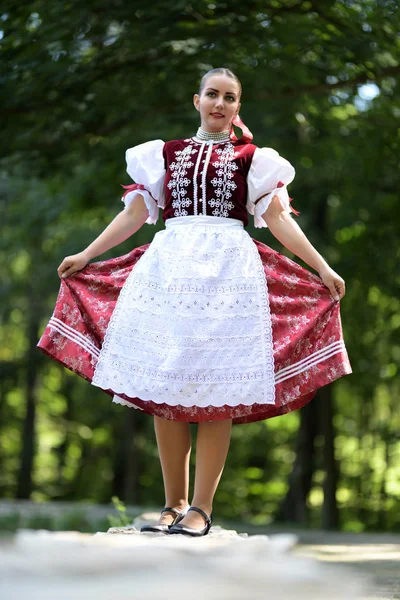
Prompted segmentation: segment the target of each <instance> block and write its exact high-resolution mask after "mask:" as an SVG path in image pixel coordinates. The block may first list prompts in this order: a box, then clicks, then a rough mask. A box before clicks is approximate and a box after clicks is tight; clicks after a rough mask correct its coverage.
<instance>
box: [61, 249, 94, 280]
mask: <svg viewBox="0 0 400 600" xmlns="http://www.w3.org/2000/svg"><path fill="white" fill-rule="evenodd" d="M88 262H89V257H88V256H87V255H86V254H85V252H79V254H73V255H72V256H66V257H65V258H64V260H63V261H62V263H61V265H60V266H59V267H58V269H57V273H58V276H59V277H61V278H62V279H65V277H69V276H70V275H72V274H73V273H76V272H77V271H80V270H81V269H83V268H84V267H86V265H87V264H88Z"/></svg>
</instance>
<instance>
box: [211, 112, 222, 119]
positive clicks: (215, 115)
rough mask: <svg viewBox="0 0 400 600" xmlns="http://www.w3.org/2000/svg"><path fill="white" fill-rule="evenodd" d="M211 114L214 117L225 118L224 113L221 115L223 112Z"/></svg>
mask: <svg viewBox="0 0 400 600" xmlns="http://www.w3.org/2000/svg"><path fill="white" fill-rule="evenodd" d="M211 116H212V117H214V119H223V118H224V115H221V113H211Z"/></svg>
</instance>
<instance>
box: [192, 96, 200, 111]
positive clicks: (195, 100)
mask: <svg viewBox="0 0 400 600" xmlns="http://www.w3.org/2000/svg"><path fill="white" fill-rule="evenodd" d="M193 104H194V107H195V109H196V110H198V111H199V112H200V96H199V95H198V94H195V95H194V96H193Z"/></svg>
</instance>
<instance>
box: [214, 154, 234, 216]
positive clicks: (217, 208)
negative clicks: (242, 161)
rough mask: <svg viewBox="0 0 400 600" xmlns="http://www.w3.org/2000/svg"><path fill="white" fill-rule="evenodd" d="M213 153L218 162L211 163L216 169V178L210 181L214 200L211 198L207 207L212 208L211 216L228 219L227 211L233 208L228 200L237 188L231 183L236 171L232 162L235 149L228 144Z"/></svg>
mask: <svg viewBox="0 0 400 600" xmlns="http://www.w3.org/2000/svg"><path fill="white" fill-rule="evenodd" d="M215 152H216V154H218V156H219V160H217V161H215V162H213V163H212V165H213V166H214V167H216V169H217V171H216V172H217V175H218V178H217V177H214V178H213V179H211V185H213V187H214V188H215V191H214V195H215V198H211V200H210V201H209V205H210V206H211V207H212V208H214V210H213V211H212V214H213V215H214V216H215V217H229V211H230V210H232V209H233V208H234V204H233V202H231V201H230V198H232V192H233V190H235V189H236V188H237V185H236V183H235V182H234V181H233V177H234V172H235V171H236V170H237V169H238V166H237V164H236V163H235V162H234V158H235V149H234V146H233V145H232V144H230V143H229V144H226V146H225V147H224V148H223V149H221V148H218V149H217V150H216V151H215Z"/></svg>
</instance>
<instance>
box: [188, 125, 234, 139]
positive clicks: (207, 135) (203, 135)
mask: <svg viewBox="0 0 400 600" xmlns="http://www.w3.org/2000/svg"><path fill="white" fill-rule="evenodd" d="M229 135H230V131H229V130H228V129H226V130H225V131H224V130H221V131H208V130H206V129H203V127H199V128H198V130H197V133H196V137H197V138H198V139H200V140H214V141H216V142H221V141H226V140H229Z"/></svg>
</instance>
